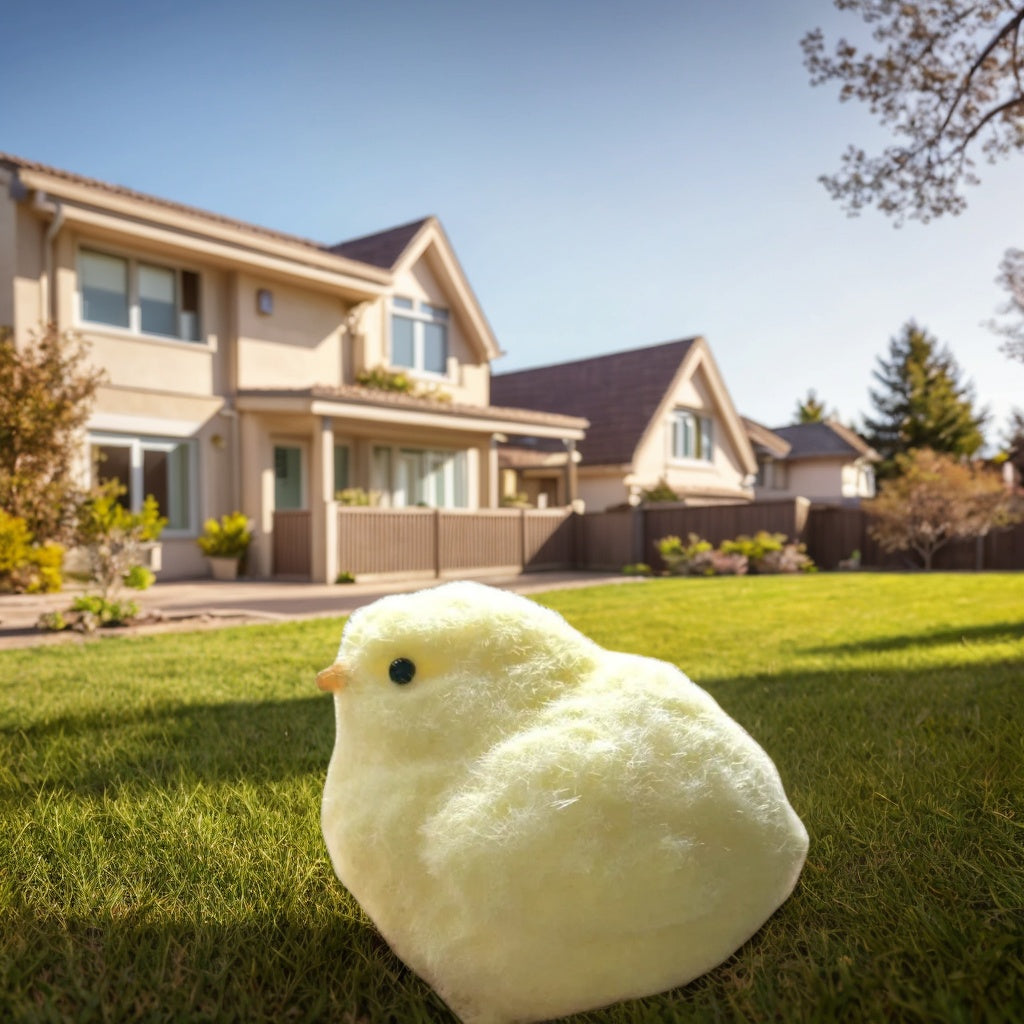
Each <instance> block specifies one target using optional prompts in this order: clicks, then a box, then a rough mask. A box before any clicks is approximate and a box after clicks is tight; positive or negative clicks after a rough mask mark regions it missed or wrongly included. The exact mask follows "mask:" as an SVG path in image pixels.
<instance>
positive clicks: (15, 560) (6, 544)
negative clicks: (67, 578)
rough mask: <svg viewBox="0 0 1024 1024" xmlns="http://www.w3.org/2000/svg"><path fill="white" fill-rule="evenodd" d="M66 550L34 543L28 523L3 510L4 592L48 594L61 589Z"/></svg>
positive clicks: (0, 558) (0, 574) (0, 560)
mask: <svg viewBox="0 0 1024 1024" xmlns="http://www.w3.org/2000/svg"><path fill="white" fill-rule="evenodd" d="M63 565H64V548H63V547H62V546H61V545H60V544H56V543H54V542H52V541H50V542H48V543H46V544H34V543H33V542H32V532H31V531H30V530H29V528H28V524H27V523H26V522H25V520H24V519H22V518H20V517H19V516H12V515H9V514H8V513H7V512H5V511H4V510H3V509H0V592H3V591H7V592H13V593H29V594H45V593H53V592H55V591H58V590H60V588H61V586H62V584H63V577H62V575H61V572H62V569H63Z"/></svg>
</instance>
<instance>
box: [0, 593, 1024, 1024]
mask: <svg viewBox="0 0 1024 1024" xmlns="http://www.w3.org/2000/svg"><path fill="white" fill-rule="evenodd" d="M542 600H543V601H544V603H546V604H549V605H550V606H552V607H554V608H557V609H558V610H559V611H561V612H562V613H563V614H565V615H566V617H567V618H568V619H569V620H570V621H571V622H572V623H573V624H575V625H576V626H577V627H579V628H580V629H581V630H583V631H584V632H585V633H587V634H588V635H590V636H592V637H593V638H594V639H596V640H598V641H599V642H600V643H602V644H603V645H605V646H606V647H613V648H618V649H620V650H631V651H636V652H640V653H645V654H651V655H654V656H656V657H660V658H664V659H666V660H670V661H674V662H676V663H677V664H679V665H680V666H681V667H682V668H683V669H684V670H685V671H687V673H688V674H689V675H690V676H691V677H692V678H693V679H695V680H696V681H697V682H699V683H701V684H702V685H704V686H706V687H707V688H708V689H709V690H710V691H711V692H712V693H713V694H714V696H715V697H716V698H717V699H718V700H719V701H720V702H721V704H722V705H723V706H724V707H725V708H726V710H727V711H729V712H730V713H731V714H732V715H733V716H734V717H735V718H736V719H738V720H739V721H740V722H741V723H742V724H743V725H745V726H746V727H747V729H748V730H749V731H750V732H751V733H752V734H753V735H754V736H755V737H756V738H757V739H758V740H759V741H760V743H761V744H762V745H763V746H764V747H765V749H766V750H767V751H768V752H769V753H770V754H771V755H772V757H773V758H774V759H775V761H776V763H777V764H778V766H779V770H780V771H781V773H782V776H783V779H784V781H785V783H786V787H787V790H788V793H789V795H790V799H791V801H792V803H793V805H794V807H795V808H796V809H797V812H798V813H799V814H800V815H801V817H802V818H803V820H804V822H805V823H806V825H807V827H808V830H809V832H810V834H811V851H810V855H809V857H808V862H807V867H806V869H805V871H804V874H803V876H802V879H801V882H800V884H799V885H798V887H797V890H796V892H795V893H794V895H793V897H792V898H791V899H790V900H789V901H788V902H787V903H786V904H785V905H784V906H783V908H782V909H781V910H780V911H779V912H778V913H777V914H776V915H775V916H774V917H773V918H772V919H771V920H770V921H769V922H768V924H767V925H766V926H765V927H764V928H763V929H762V930H761V931H760V932H759V933H758V934H757V935H756V936H755V937H754V938H753V939H752V940H751V941H750V942H748V943H747V944H746V945H745V946H744V947H743V948H742V949H741V950H740V951H739V952H738V953H737V954H736V956H734V957H733V958H732V959H730V960H729V961H728V962H726V963H725V964H723V965H722V966H721V967H719V968H718V969H717V970H715V971H713V972H711V973H710V974H708V975H706V976H705V977H703V978H701V979H699V980H698V981H696V982H694V983H693V984H691V985H690V986H688V987H686V988H685V989H682V990H679V991H676V992H673V993H669V994H667V995H663V996H656V997H652V998H650V999H647V1000H643V1001H639V1002H634V1003H627V1004H622V1005H620V1006H617V1007H613V1008H610V1009H608V1010H604V1011H601V1012H595V1013H591V1014H584V1015H581V1016H580V1017H579V1018H577V1019H578V1020H579V1021H581V1022H582V1021H590V1022H594V1024H597V1022H608V1024H627V1022H628V1024H633V1022H642V1021H664V1022H673V1021H679V1022H682V1021H705V1020H707V1021H712V1020H722V1021H726V1020H729V1021H733V1020H735V1021H748V1020H750V1021H769V1020H770V1021H787V1022H788V1021H804V1020H814V1021H833V1020H836V1021H872V1022H873V1021H887V1020H908V1021H935V1022H947V1021H953V1022H956V1021H963V1022H974V1021H978V1022H982V1021H1010V1020H1014V1019H1016V1020H1024V700H1022V691H1024V575H1016V576H1015V575H1011V574H991V575H983V576H972V575H934V576H925V575H913V576H899V575H868V574H864V575H824V574H822V575H815V576H807V577H799V578H766V577H761V578H732V579H710V580H652V581H645V582H642V583H637V584H629V585H623V586H613V587H604V588H592V589H587V590H575V591H563V592H559V593H552V594H548V595H545V596H544V598H543V599H542ZM340 625H341V623H340V621H318V622H308V623H300V624H295V625H283V626H273V627H263V626H261V627H245V628H240V629H232V630H224V631H220V632H203V633H196V634H177V635H168V636H163V637H148V638H136V639H128V638H119V639H104V640H102V641H98V642H92V643H88V644H85V645H72V646H60V647H48V648H38V649H34V650H27V651H9V652H3V653H0V695H2V699H0V1020H15V1021H37V1020H38V1021H64V1020H75V1021H85V1020H104V1021H132V1020H145V1021H157V1020H184V1019H188V1020H214V1019H216V1020H239V1021H264V1020H265V1021H307V1020H331V1021H339V1022H349V1024H353V1022H355V1021H362V1020H365V1021H367V1022H373V1024H378V1022H381V1024H383V1022H387V1021H395V1022H403V1024H404V1022H416V1021H424V1022H426V1021H431V1022H444V1021H450V1020H451V1019H452V1018H451V1016H450V1014H448V1012H447V1011H446V1010H445V1008H444V1006H443V1004H441V1003H440V1001H439V1000H438V999H437V998H436V997H435V996H434V995H433V994H432V993H431V992H430V991H429V990H428V989H427V988H426V987H425V986H424V985H423V984H422V983H421V982H420V981H419V980H418V979H417V978H415V977H414V976H413V975H411V974H410V973H409V972H408V971H406V970H405V969H404V968H403V967H402V965H401V964H400V963H399V962H398V961H397V960H395V959H394V958H393V957H392V956H391V955H390V953H389V952H388V950H387V948H386V946H385V945H384V944H383V942H382V941H381V940H380V939H379V938H378V937H377V936H376V935H375V933H374V932H373V930H372V929H371V927H370V926H369V925H368V923H367V921H366V919H365V918H364V917H363V916H362V914H361V912H360V911H359V909H358V907H356V906H355V905H354V904H353V902H352V901H351V900H350V899H349V898H348V897H347V895H346V894H345V893H344V891H343V890H342V889H341V887H340V885H338V884H337V882H336V880H335V878H334V876H333V873H332V871H331V868H330V865H329V863H328V860H327V857H326V853H325V850H324V848H323V843H322V840H321V837H320V832H319V824H318V815H319V801H320V794H321V789H322V785H323V777H324V772H325V769H326V765H327V759H328V756H329V753H330V748H331V743H332V739H333V736H332V731H333V723H332V719H331V705H330V701H329V700H328V698H326V697H324V696H323V695H321V694H319V693H318V692H317V691H316V690H315V689H314V686H313V677H314V674H315V672H316V671H317V670H318V669H320V668H323V667H324V666H326V665H327V664H329V663H330V661H331V660H332V659H333V656H334V653H335V650H336V647H337V640H338V635H339V631H340Z"/></svg>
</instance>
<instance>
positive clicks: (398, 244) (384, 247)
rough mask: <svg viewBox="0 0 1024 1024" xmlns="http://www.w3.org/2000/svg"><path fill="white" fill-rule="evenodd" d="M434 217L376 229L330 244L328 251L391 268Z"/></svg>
mask: <svg viewBox="0 0 1024 1024" xmlns="http://www.w3.org/2000/svg"><path fill="white" fill-rule="evenodd" d="M433 219H434V218H432V217H423V218H421V219H420V220H413V221H410V222H409V223H408V224H399V225H398V226H397V227H394V228H388V229H387V230H386V231H376V232H374V233H373V234H371V235H361V236H360V237H359V238H351V239H349V240H348V241H346V242H338V244H337V245H332V246H330V247H329V249H328V251H329V252H333V253H335V254H336V255H338V256H347V257H348V258H349V259H350V260H358V261H359V262H360V263H369V264H370V265H371V266H374V267H380V268H381V269H382V270H391V269H392V268H393V267H394V266H395V264H396V263H398V261H399V259H400V258H401V256H402V253H404V252H405V250H406V249H407V248H408V247H409V243H410V242H412V240H413V239H414V238H415V237H416V235H417V234H419V232H420V231H421V230H422V228H423V227H424V225H426V224H428V223H429V222H430V221H431V220H433Z"/></svg>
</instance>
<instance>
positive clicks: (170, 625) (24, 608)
mask: <svg viewBox="0 0 1024 1024" xmlns="http://www.w3.org/2000/svg"><path fill="white" fill-rule="evenodd" d="M474 578H475V579H476V580H477V581H478V582H480V583H487V584H489V585H490V586H493V587H501V588H503V589H505V590H512V591H515V592H516V593H519V594H530V593H536V592H540V591H544V590H562V589H567V588H573V587H590V586H598V585H601V584H607V583H628V582H636V580H635V578H633V577H627V576H621V575H618V574H613V573H596V572H534V573H522V574H520V575H515V576H479V577H474ZM438 582H443V581H438V580H434V579H424V578H419V579H411V580H400V581H386V582H383V581H381V582H375V583H350V584H312V583H282V582H278V581H275V580H239V581H237V582H232V583H220V582H216V581H214V580H182V581H179V582H169V583H162V582H158V583H156V584H154V586H152V587H151V588H150V589H149V590H144V591H142V592H137V591H126V592H125V594H124V596H125V597H127V598H130V599H131V600H134V601H135V602H136V603H137V604H138V605H139V607H140V609H141V611H142V614H143V616H149V621H145V622H143V623H141V624H139V625H136V626H131V627H128V628H124V629H110V630H104V631H103V633H102V635H104V636H123V635H138V634H144V633H157V632H169V631H173V630H177V631H185V630H198V629H211V628H217V627H221V626H231V625H238V624H239V623H246V622H285V621H288V620H289V619H311V618H324V617H332V616H338V615H348V614H349V613H350V612H353V611H355V609H356V608H359V607H361V606H362V605H364V604H369V603H370V602H371V601H375V600H376V599H377V598H378V597H383V596H384V595H385V594H394V593H399V592H402V591H410V590H421V589H423V588H424V587H431V586H436V585H437V584H438ZM76 592H78V593H80V592H81V591H80V590H79V591H76V590H74V589H69V590H65V591H63V592H62V593H59V594H4V595H0V650H3V649H6V648H12V647H31V646H35V645H38V644H49V643H68V642H76V641H78V642H80V641H81V640H82V639H83V637H82V635H81V634H79V633H73V632H71V631H66V632H62V633H47V632H43V631H40V630H37V629H36V623H37V621H38V620H39V616H40V615H42V614H43V613H44V612H50V611H57V610H63V609H66V608H68V607H69V606H70V604H71V601H72V600H73V599H74V596H75V594H76Z"/></svg>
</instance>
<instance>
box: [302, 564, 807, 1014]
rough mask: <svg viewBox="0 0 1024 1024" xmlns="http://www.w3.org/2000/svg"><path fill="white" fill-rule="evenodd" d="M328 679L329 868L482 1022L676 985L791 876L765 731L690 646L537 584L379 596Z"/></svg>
mask: <svg viewBox="0 0 1024 1024" xmlns="http://www.w3.org/2000/svg"><path fill="white" fill-rule="evenodd" d="M397 659H403V664H404V663H405V662H409V663H411V664H412V665H413V667H414V669H415V674H414V677H413V678H412V680H411V681H410V682H408V683H405V682H400V683H396V682H393V681H392V680H391V675H390V674H391V671H392V669H391V666H392V663H394V662H395V661H396V660H397ZM324 675H325V676H327V675H328V674H327V673H325V674H324ZM325 685H330V686H331V687H332V688H336V689H337V692H336V694H335V717H336V723H337V739H336V743H335V748H334V753H333V756H332V757H331V763H330V767H329V769H328V772H327V782H326V786H325V789H324V800H323V816H322V820H323V831H324V837H325V839H326V841H327V847H328V850H329V852H330V855H331V860H332V863H333V865H334V869H335V871H336V872H337V874H338V877H339V878H340V879H341V881H342V882H343V883H344V884H345V886H347V887H348V889H349V890H350V891H351V892H352V894H353V895H354V896H355V897H356V899H358V900H359V902H360V904H361V905H362V906H363V908H364V909H365V910H366V912H367V913H368V914H369V916H370V917H371V918H372V920H373V921H374V923H375V924H376V926H377V927H378V929H379V930H380V932H381V934H382V935H383V936H384V938H385V939H386V940H387V941H388V943H389V944H390V945H391V947H392V949H394V951H395V953H396V954H397V955H398V956H399V957H401V958H402V960H404V961H405V962H406V963H407V964H408V965H409V966H410V967H411V968H412V969H413V970H414V971H416V972H417V973H419V974H420V975H421V976H422V977H423V978H425V979H426V980H427V981H428V982H429V983H430V984H431V985H433V986H434V988H435V989H436V990H437V991H438V992H439V993H440V995H441V996H442V998H444V1000H445V1001H446V1002H447V1003H448V1005H449V1006H451V1008H452V1009H453V1010H454V1011H455V1013H456V1014H458V1016H459V1017H460V1018H461V1019H462V1020H463V1021H465V1022H466V1024H512V1022H528V1021H539V1020H548V1019H550V1018H552V1017H559V1016H563V1015H565V1014H569V1013H573V1012H576V1011H580V1010H585V1009H590V1008H592V1007H597V1006H602V1005H605V1004H607V1003H611V1002H615V1001H618V1000H621V999H626V998H631V997H635V996H641V995H647V994H650V993H654V992H659V991H663V990H665V989H668V988H672V987H675V986H677V985H682V984H684V983H686V982H688V981H690V980H691V979H692V978H695V977H697V976H698V975H700V974H702V973H704V972H705V971H707V970H709V969H710V968H712V967H714V966H715V965H716V964H718V963H720V962H721V961H722V960H724V959H726V958H727V957H728V956H729V955H730V954H731V953H733V952H734V951H735V950H736V949H737V948H738V947H739V946H740V945H741V944H742V943H743V942H745V941H746V940H747V939H748V938H749V937H750V936H751V935H753V934H754V932H755V931H757V929H758V928H760V926H761V925H762V924H763V923H764V921H765V920H766V919H767V918H768V917H769V916H770V915H771V914H772V912H773V911H774V910H775V909H776V908H777V907H778V906H779V905H780V904H781V903H782V902H783V901H784V900H785V899H786V897H787V896H788V895H789V894H790V892H791V891H792V889H793V886H794V885H795V884H796V880H797V877H798V875H799V873H800V870H801V868H802V866H803V862H804V858H805V856H806V853H807V832H806V830H805V829H804V827H803V825H802V824H801V822H800V819H799V818H798V817H797V816H796V814H795V812H794V811H793V809H792V807H790V805H789V803H788V801H787V800H786V796H785V793H784V791H783V788H782V783H781V781H780V779H779V775H778V772H777V771H776V769H775V766H774V765H773V764H772V762H771V760H770V759H769V757H768V755H767V754H765V752H764V751H763V750H762V749H761V748H760V747H759V746H758V745H757V744H756V743H755V742H754V740H753V739H751V737H750V736H749V735H748V734H747V733H746V732H745V731H744V730H743V729H742V728H741V727H740V726H739V725H737V724H736V723H735V722H734V721H733V720H732V719H731V718H729V717H728V716H727V715H726V714H725V712H723V711H722V709H721V708H720V707H719V706H718V704H717V703H716V702H715V701H714V700H713V699H712V698H711V697H710V696H709V695H708V694H707V693H705V692H704V691H703V690H702V689H700V687H698V686H696V685H695V684H693V683H692V682H690V680H689V679H687V678H686V676H685V675H683V673H682V672H680V671H679V670H678V669H676V668H675V667H674V666H672V665H668V664H666V663H664V662H660V661H655V660H653V659H650V658H641V657H637V656H634V655H627V654H618V653H614V652H609V651H605V650H603V649H602V648H600V647H598V646H597V645H596V644H594V643H593V642H592V641H590V640H588V639H587V638H586V637H584V636H583V635H582V634H580V633H579V632H577V631H576V630H575V629H573V628H572V627H571V626H569V625H568V623H566V622H565V620H564V619H562V618H561V617H560V616H559V615H557V614H556V613H555V612H552V611H550V610H548V609H545V608H542V607H540V606H539V605H537V604H535V603H533V602H532V601H529V600H527V599H526V598H523V597H518V596H515V595H513V594H509V593H506V592H504V591H499V590H494V589H492V588H490V587H484V586H481V585H480V584H475V583H451V584H446V585H444V586H441V587H437V588H436V589H432V590H425V591H421V592H419V593H417V594H407V595H395V596H393V597H386V598H384V599H382V600H380V601H378V602H376V603H375V604H372V605H370V606H369V607H367V608H364V609H361V610H360V611H358V612H357V613H356V614H355V615H353V616H352V618H351V619H350V620H349V623H348V625H347V626H346V628H345V631H344V633H343V635H342V641H341V647H340V650H339V652H338V659H337V662H336V667H335V668H334V669H332V670H331V673H330V674H329V678H328V679H327V683H326V684H325Z"/></svg>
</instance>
